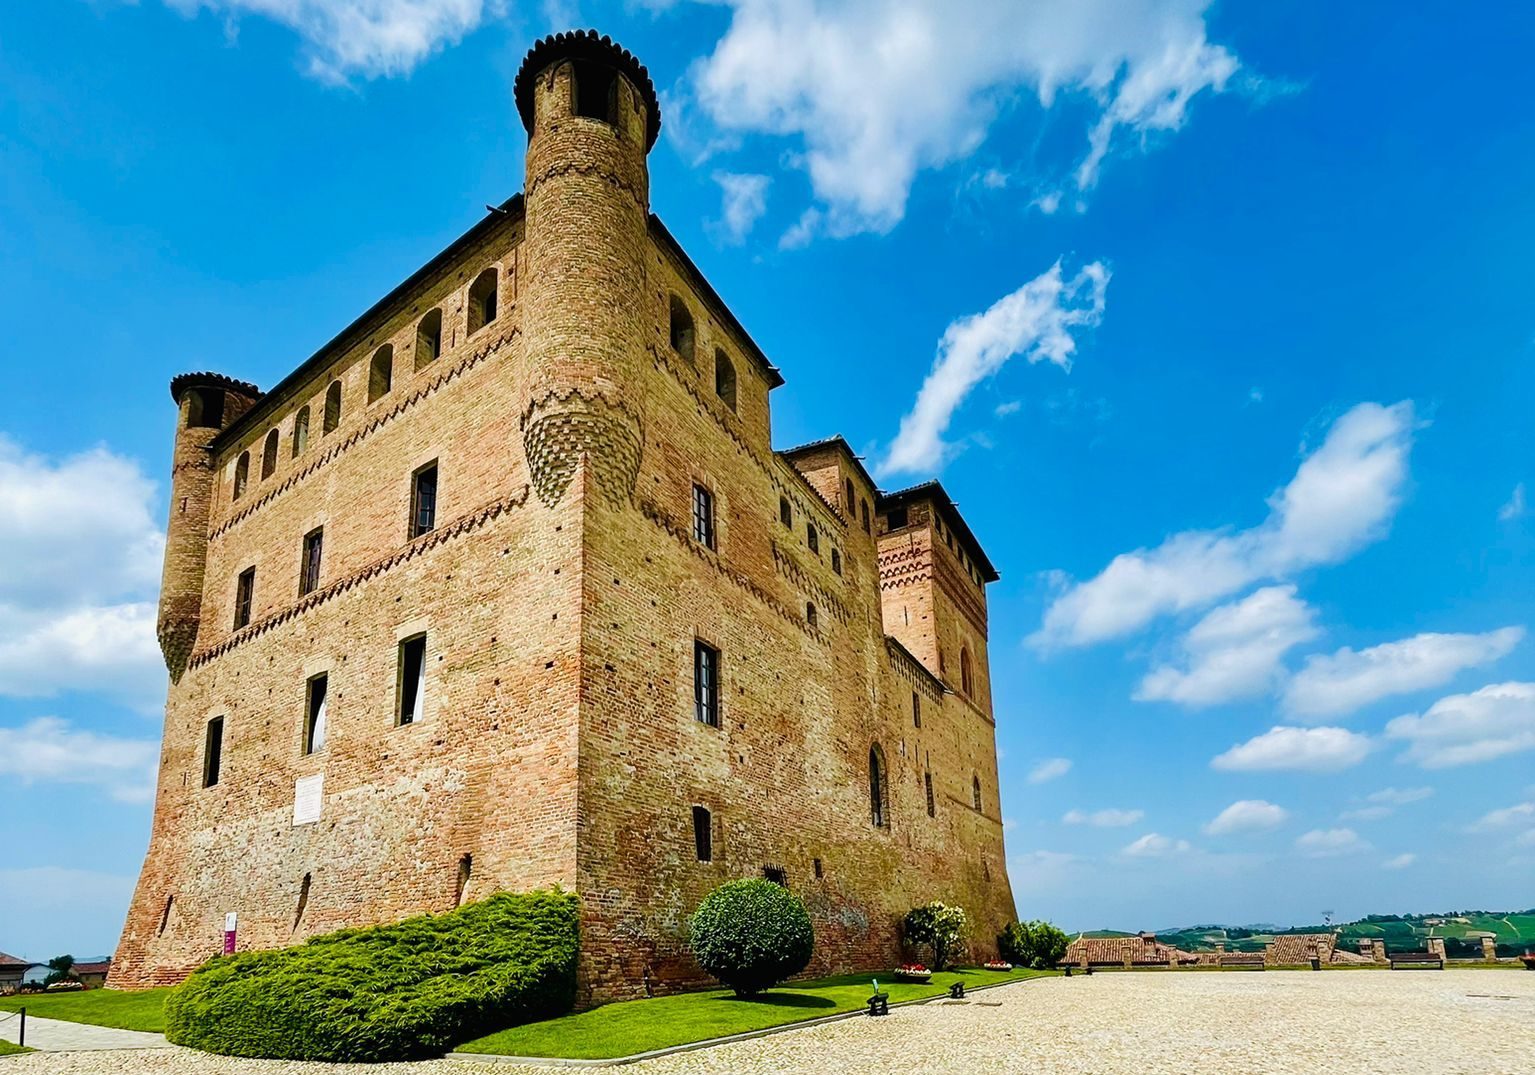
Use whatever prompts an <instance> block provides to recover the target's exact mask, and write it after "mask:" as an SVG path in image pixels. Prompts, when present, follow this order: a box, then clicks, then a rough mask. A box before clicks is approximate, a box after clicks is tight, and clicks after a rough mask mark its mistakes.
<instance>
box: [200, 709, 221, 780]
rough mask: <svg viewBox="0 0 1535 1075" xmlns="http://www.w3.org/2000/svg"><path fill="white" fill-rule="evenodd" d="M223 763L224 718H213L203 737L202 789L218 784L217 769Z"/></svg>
mask: <svg viewBox="0 0 1535 1075" xmlns="http://www.w3.org/2000/svg"><path fill="white" fill-rule="evenodd" d="M223 762H224V718H223V717H214V718H213V719H212V720H210V721H209V722H208V729H207V731H206V733H205V734H204V737H203V787H205V788H211V787H213V785H215V784H217V783H218V782H219V769H220V768H221V767H222V766H223Z"/></svg>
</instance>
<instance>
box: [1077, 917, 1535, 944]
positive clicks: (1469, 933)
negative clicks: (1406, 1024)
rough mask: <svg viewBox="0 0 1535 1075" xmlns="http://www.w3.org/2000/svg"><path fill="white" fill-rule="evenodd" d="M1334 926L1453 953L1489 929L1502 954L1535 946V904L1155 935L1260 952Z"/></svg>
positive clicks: (1343, 936)
mask: <svg viewBox="0 0 1535 1075" xmlns="http://www.w3.org/2000/svg"><path fill="white" fill-rule="evenodd" d="M1328 932H1336V933H1337V934H1338V937H1339V940H1340V941H1341V942H1342V943H1343V945H1344V946H1345V947H1348V948H1355V947H1357V945H1356V943H1353V942H1357V941H1358V940H1359V939H1360V938H1361V937H1379V938H1382V939H1384V940H1385V942H1386V947H1387V948H1388V949H1390V950H1392V951H1397V950H1407V949H1422V948H1426V947H1428V939H1429V938H1430V937H1439V938H1442V939H1443V940H1444V942H1445V950H1446V952H1447V953H1448V954H1449V955H1451V956H1476V955H1480V954H1481V950H1482V941H1481V938H1482V936H1483V935H1484V934H1490V935H1491V936H1492V938H1493V943H1494V944H1496V945H1497V946H1498V954H1499V955H1520V954H1522V953H1524V952H1525V951H1527V950H1528V951H1535V908H1531V909H1530V910H1526V911H1444V912H1440V913H1437V914H1410V915H1366V916H1365V917H1364V918H1361V919H1359V920H1358V921H1355V922H1343V923H1334V924H1333V925H1332V926H1324V925H1308V926H1291V927H1288V928H1279V927H1277V926H1273V925H1270V924H1267V923H1265V924H1261V925H1259V924H1254V925H1249V926H1220V925H1205V926H1186V927H1181V928H1178V929H1166V930H1158V931H1157V939H1158V940H1161V941H1164V942H1166V943H1167V944H1171V945H1175V946H1177V947H1178V948H1182V949H1183V950H1184V951H1188V952H1198V951H1209V950H1211V949H1213V948H1214V947H1215V946H1216V944H1218V943H1219V944H1224V945H1225V946H1226V949H1227V951H1232V952H1259V951H1262V950H1263V946H1264V945H1266V944H1268V943H1269V942H1270V941H1272V940H1273V939H1274V938H1275V937H1276V936H1279V935H1281V934H1286V933H1328ZM1085 936H1088V937H1127V936H1131V934H1128V933H1121V932H1116V931H1113V930H1094V931H1090V932H1088V933H1087V934H1085Z"/></svg>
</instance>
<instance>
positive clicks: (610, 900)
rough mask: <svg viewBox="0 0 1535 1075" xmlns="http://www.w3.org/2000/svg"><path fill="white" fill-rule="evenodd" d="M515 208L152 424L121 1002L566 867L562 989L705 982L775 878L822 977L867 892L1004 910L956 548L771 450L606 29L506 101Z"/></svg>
mask: <svg viewBox="0 0 1535 1075" xmlns="http://www.w3.org/2000/svg"><path fill="white" fill-rule="evenodd" d="M515 98H516V104H517V109H518V111H519V113H520V114H521V118H522V121H523V124H524V126H525V127H526V128H527V132H528V151H527V175H526V183H525V187H524V191H525V193H524V194H522V195H519V196H516V197H513V198H512V199H510V200H509V201H507V202H506V203H504V204H503V205H501V206H500V207H499V208H496V209H494V210H492V211H491V212H489V214H488V215H487V216H486V217H485V218H484V219H483V220H481V221H480V222H479V223H478V224H476V225H475V226H474V227H473V228H471V229H470V230H469V231H468V232H467V233H466V234H465V235H464V236H463V237H462V238H460V239H459V240H457V241H456V242H454V243H453V244H452V245H451V246H450V247H448V249H446V250H444V251H443V252H442V253H441V254H439V255H437V256H436V257H435V258H433V259H432V260H431V261H430V262H428V263H427V264H426V265H425V266H424V267H422V268H421V269H420V270H419V271H418V272H416V273H415V274H414V275H412V276H411V277H410V278H409V279H408V280H406V281H405V282H404V283H402V284H400V285H399V287H397V288H395V289H394V290H393V291H392V292H390V293H389V294H388V295H387V296H385V297H384V298H383V299H382V300H381V301H380V302H379V303H378V304H377V305H375V306H374V307H373V308H372V309H370V310H368V311H367V312H366V313H364V314H363V315H362V316H361V317H360V318H359V319H358V320H357V321H356V322H354V323H353V324H352V325H351V326H349V327H348V328H347V329H345V330H344V331H343V332H342V333H341V334H340V335H339V336H337V337H336V338H335V339H334V340H332V341H331V342H330V343H329V344H327V345H326V346H325V347H323V348H322V349H321V350H320V351H319V352H318V353H317V354H315V355H314V356H313V357H312V358H310V359H309V360H308V361H306V362H305V363H304V364H303V365H301V366H299V367H298V369H296V370H294V371H293V372H292V373H291V374H289V375H288V376H287V377H286V378H284V379H283V380H282V381H281V383H279V384H278V385H277V386H276V387H274V388H273V389H271V390H270V391H268V392H265V393H263V392H261V391H259V390H258V389H257V388H256V387H255V386H254V385H251V384H247V383H244V382H241V381H237V380H234V379H232V378H229V377H226V376H223V375H220V374H216V373H190V374H184V375H182V376H178V377H176V378H175V379H174V380H173V381H172V382H171V395H172V397H173V398H174V399H175V402H176V405H177V407H178V409H179V410H178V423H177V428H176V441H175V455H174V464H173V468H172V480H171V510H170V524H169V530H168V539H167V547H166V554H165V572H164V583H163V589H162V593H161V598H160V609H159V638H160V643H161V646H162V649H163V651H164V654H165V661H166V665H167V667H168V669H169V671H170V680H171V687H170V694H169V700H168V702H167V705H166V716H165V732H164V746H163V749H162V753H161V759H160V775H159V786H158V792H157V796H156V800H155V811H154V827H153V834H152V839H151V843H150V847H149V852H148V856H147V858H146V861H145V863H144V868H143V871H142V874H141V876H140V878H139V882H138V887H137V890H136V892H135V894H134V898H133V903H132V907H131V909H130V911H129V914H128V919H127V924H126V926H125V927H124V931H123V936H122V941H121V944H120V946H119V948H118V950H117V956H116V959H115V961H114V963H113V966H112V975H111V984H112V985H114V986H118V987H123V988H135V987H143V986H150V985H157V984H166V983H170V982H175V981H178V980H180V979H181V978H182V977H184V976H185V975H186V974H187V973H188V972H190V971H191V970H192V969H193V968H194V967H196V966H197V965H198V964H200V963H202V962H203V961H204V960H206V959H207V958H209V957H210V956H213V955H215V954H217V953H218V952H220V951H223V950H224V946H225V945H226V944H227V945H229V946H230V947H231V948H235V947H237V948H238V949H240V950H245V949H251V948H271V947H279V946H283V945H288V944H293V943H297V942H299V941H301V940H303V939H304V938H306V937H308V936H311V935H314V934H317V933H323V932H326V931H330V930H334V929H337V928H340V927H343V926H354V925H361V924H369V923H376V922H383V921H390V920H395V919H399V918H402V917H405V916H408V915H411V914H417V913H421V912H428V911H443V910H447V909H449V908H452V907H454V906H455V905H457V904H459V903H461V902H463V901H465V900H472V899H476V898H479V897H482V896H485V895H488V894H490V893H491V892H494V891H497V890H501V889H510V890H523V889H529V888H533V887H538V886H546V885H555V884H558V885H562V886H564V887H565V888H566V889H569V890H573V891H575V892H576V893H578V894H579V896H580V898H581V908H582V911H581V916H582V923H581V928H582V955H581V965H580V983H581V984H580V989H581V997H582V1002H583V1003H596V1002H601V1001H604V1000H610V999H615V998H623V997H632V996H639V995H644V994H645V993H646V992H649V991H664V990H668V989H677V988H683V987H687V986H690V985H694V984H699V983H700V981H701V980H702V979H701V972H700V971H699V969H698V967H697V966H696V964H695V963H694V962H693V960H692V958H691V956H690V954H689V950H688V946H687V925H686V924H687V919H688V916H689V915H690V914H691V912H692V911H693V909H694V908H695V907H696V906H697V905H698V902H699V901H700V900H701V899H702V897H703V896H704V894H705V893H707V892H708V891H709V890H710V889H711V888H713V887H714V886H716V885H718V884H720V883H721V882H723V881H726V880H729V879H731V878H735V877H740V876H747V875H751V876H766V877H769V878H771V879H774V880H776V881H778V882H780V883H782V884H785V885H787V886H789V887H790V888H791V889H792V890H794V891H795V892H797V893H799V894H800V895H801V896H802V897H803V898H804V900H805V902H806V904H807V905H808V907H809V909H810V912H811V915H812V917H813V919H814V922H815V927H816V933H817V946H816V954H815V958H814V962H813V963H812V965H811V968H810V970H811V972H813V973H834V972H840V971H849V970H856V969H868V968H881V967H888V966H890V965H891V964H892V963H893V962H894V961H896V959H897V956H898V953H899V920H900V917H901V916H902V915H903V914H904V913H905V912H906V911H907V910H908V909H909V908H911V907H912V906H914V905H915V904H917V903H920V902H924V901H927V900H931V899H942V900H945V901H946V902H950V903H959V904H961V905H963V906H964V907H965V908H966V910H967V911H968V912H969V914H970V916H971V920H972V925H973V934H974V938H975V941H976V954H977V955H984V954H987V953H989V952H990V951H991V950H993V938H994V937H995V936H996V932H997V930H998V929H999V928H1000V927H1001V926H1002V925H1003V924H1004V923H1006V922H1008V921H1011V920H1012V918H1013V917H1014V908H1013V899H1012V893H1011V889H1010V887H1009V884H1008V878H1007V872H1006V864H1005V858H1004V853H1003V836H1002V818H1001V814H1000V805H999V802H998V785H997V780H998V777H997V755H996V741H995V723H994V720H993V716H992V704H991V687H990V682H991V681H990V674H989V658H988V654H987V626H986V617H987V613H986V589H985V588H986V584H987V583H988V582H991V581H994V580H995V579H996V578H997V575H996V572H995V570H994V569H993V567H992V565H991V563H990V562H989V561H988V560H987V557H986V554H985V553H984V552H983V551H982V550H981V547H980V545H979V544H978V542H977V541H976V539H975V537H974V536H973V535H972V533H971V531H970V529H969V528H968V527H967V526H966V524H965V521H964V519H963V518H961V516H960V515H959V513H958V511H957V510H956V508H955V506H954V504H953V502H952V501H951V500H950V499H949V497H948V496H947V495H946V494H945V492H944V490H943V488H942V487H941V486H940V485H939V484H938V483H936V482H929V483H927V484H923V485H918V486H916V487H914V488H911V489H906V490H904V491H901V492H893V493H887V492H881V491H880V490H879V489H878V488H877V487H876V486H875V484H874V482H873V481H872V479H871V478H870V476H869V474H868V473H867V472H866V471H865V469H864V467H863V466H862V465H861V464H860V463H859V461H858V459H857V457H856V456H855V455H854V454H853V452H852V451H851V450H850V449H849V447H848V445H847V443H846V442H845V441H843V440H842V439H841V438H840V437H834V438H831V439H828V440H825V441H820V442H817V443H814V444H808V445H805V446H803V447H799V448H795V449H792V450H789V451H774V450H773V448H772V446H771V444H770V435H769V409H768V408H769V393H770V392H771V391H772V389H774V388H775V387H778V386H779V385H781V384H782V383H783V379H782V377H780V376H779V373H778V370H777V369H775V368H774V367H773V365H772V364H771V363H770V362H769V361H768V359H767V358H766V357H765V356H764V355H763V354H762V352H761V351H760V350H759V349H758V348H757V346H756V345H755V344H754V343H753V342H752V339H751V337H750V336H748V335H747V333H746V330H745V329H743V328H742V327H741V325H740V324H739V323H738V322H737V321H736V319H735V318H734V317H733V316H732V315H731V313H730V311H729V310H728V309H727V308H726V306H725V304H724V302H723V301H722V300H721V299H720V297H719V296H718V295H717V294H715V292H714V290H713V289H712V288H711V287H710V286H709V284H708V282H707V281H705V280H704V278H703V277H702V275H701V274H700V273H699V271H698V269H697V268H696V267H695V266H694V265H693V263H692V262H691V261H690V260H689V259H688V257H687V255H686V254H685V253H683V251H682V249H681V248H680V247H679V246H678V244H677V242H676V240H674V239H673V238H672V236H671V235H670V233H669V232H668V231H667V230H666V228H665V227H664V226H663V225H662V224H661V222H660V221H659V220H658V219H657V218H656V217H655V216H653V215H651V214H650V212H649V179H648V172H647V165H646V157H647V154H648V153H649V151H650V149H651V147H652V146H653V145H654V144H655V141H656V137H657V135H658V133H659V130H660V124H661V117H660V109H659V106H658V102H657V98H656V93H655V90H654V88H653V86H652V84H651V80H650V77H649V75H648V74H647V72H646V70H645V68H643V67H642V66H641V65H640V64H639V63H638V61H637V60H635V58H634V57H633V56H631V55H630V54H629V53H628V52H626V51H624V50H623V49H621V48H620V47H619V46H617V45H616V44H614V43H613V42H611V41H610V40H609V39H607V38H599V37H598V36H597V35H596V34H594V33H589V32H579V33H569V34H560V35H557V36H555V37H551V38H546V39H544V40H542V41H540V42H538V44H537V45H535V46H534V47H533V49H532V50H531V51H530V52H529V54H528V56H527V58H526V60H525V61H524V63H523V65H522V68H521V70H520V72H519V73H518V75H517V78H516V83H515Z"/></svg>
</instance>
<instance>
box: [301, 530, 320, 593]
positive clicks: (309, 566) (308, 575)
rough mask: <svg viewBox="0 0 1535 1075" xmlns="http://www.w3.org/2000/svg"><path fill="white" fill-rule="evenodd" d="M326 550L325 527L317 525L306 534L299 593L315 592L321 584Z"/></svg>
mask: <svg viewBox="0 0 1535 1075" xmlns="http://www.w3.org/2000/svg"><path fill="white" fill-rule="evenodd" d="M324 551H325V528H324V527H323V526H317V527H315V528H314V529H313V530H311V531H309V533H307V534H305V535H304V556H303V559H302V560H301V561H300V563H299V569H298V595H299V596H300V597H303V596H304V595H305V594H308V593H313V592H314V591H315V589H316V587H318V586H319V585H320V558H321V556H322V555H323V554H324Z"/></svg>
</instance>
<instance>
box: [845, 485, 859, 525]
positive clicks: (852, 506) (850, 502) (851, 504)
mask: <svg viewBox="0 0 1535 1075" xmlns="http://www.w3.org/2000/svg"><path fill="white" fill-rule="evenodd" d="M843 481H844V482H846V483H847V488H846V490H845V491H846V493H847V514H848V518H850V519H851V518H852V517H853V512H854V511H856V510H857V509H858V499H857V494H855V493H854V492H853V479H852V478H844V479H843Z"/></svg>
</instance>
